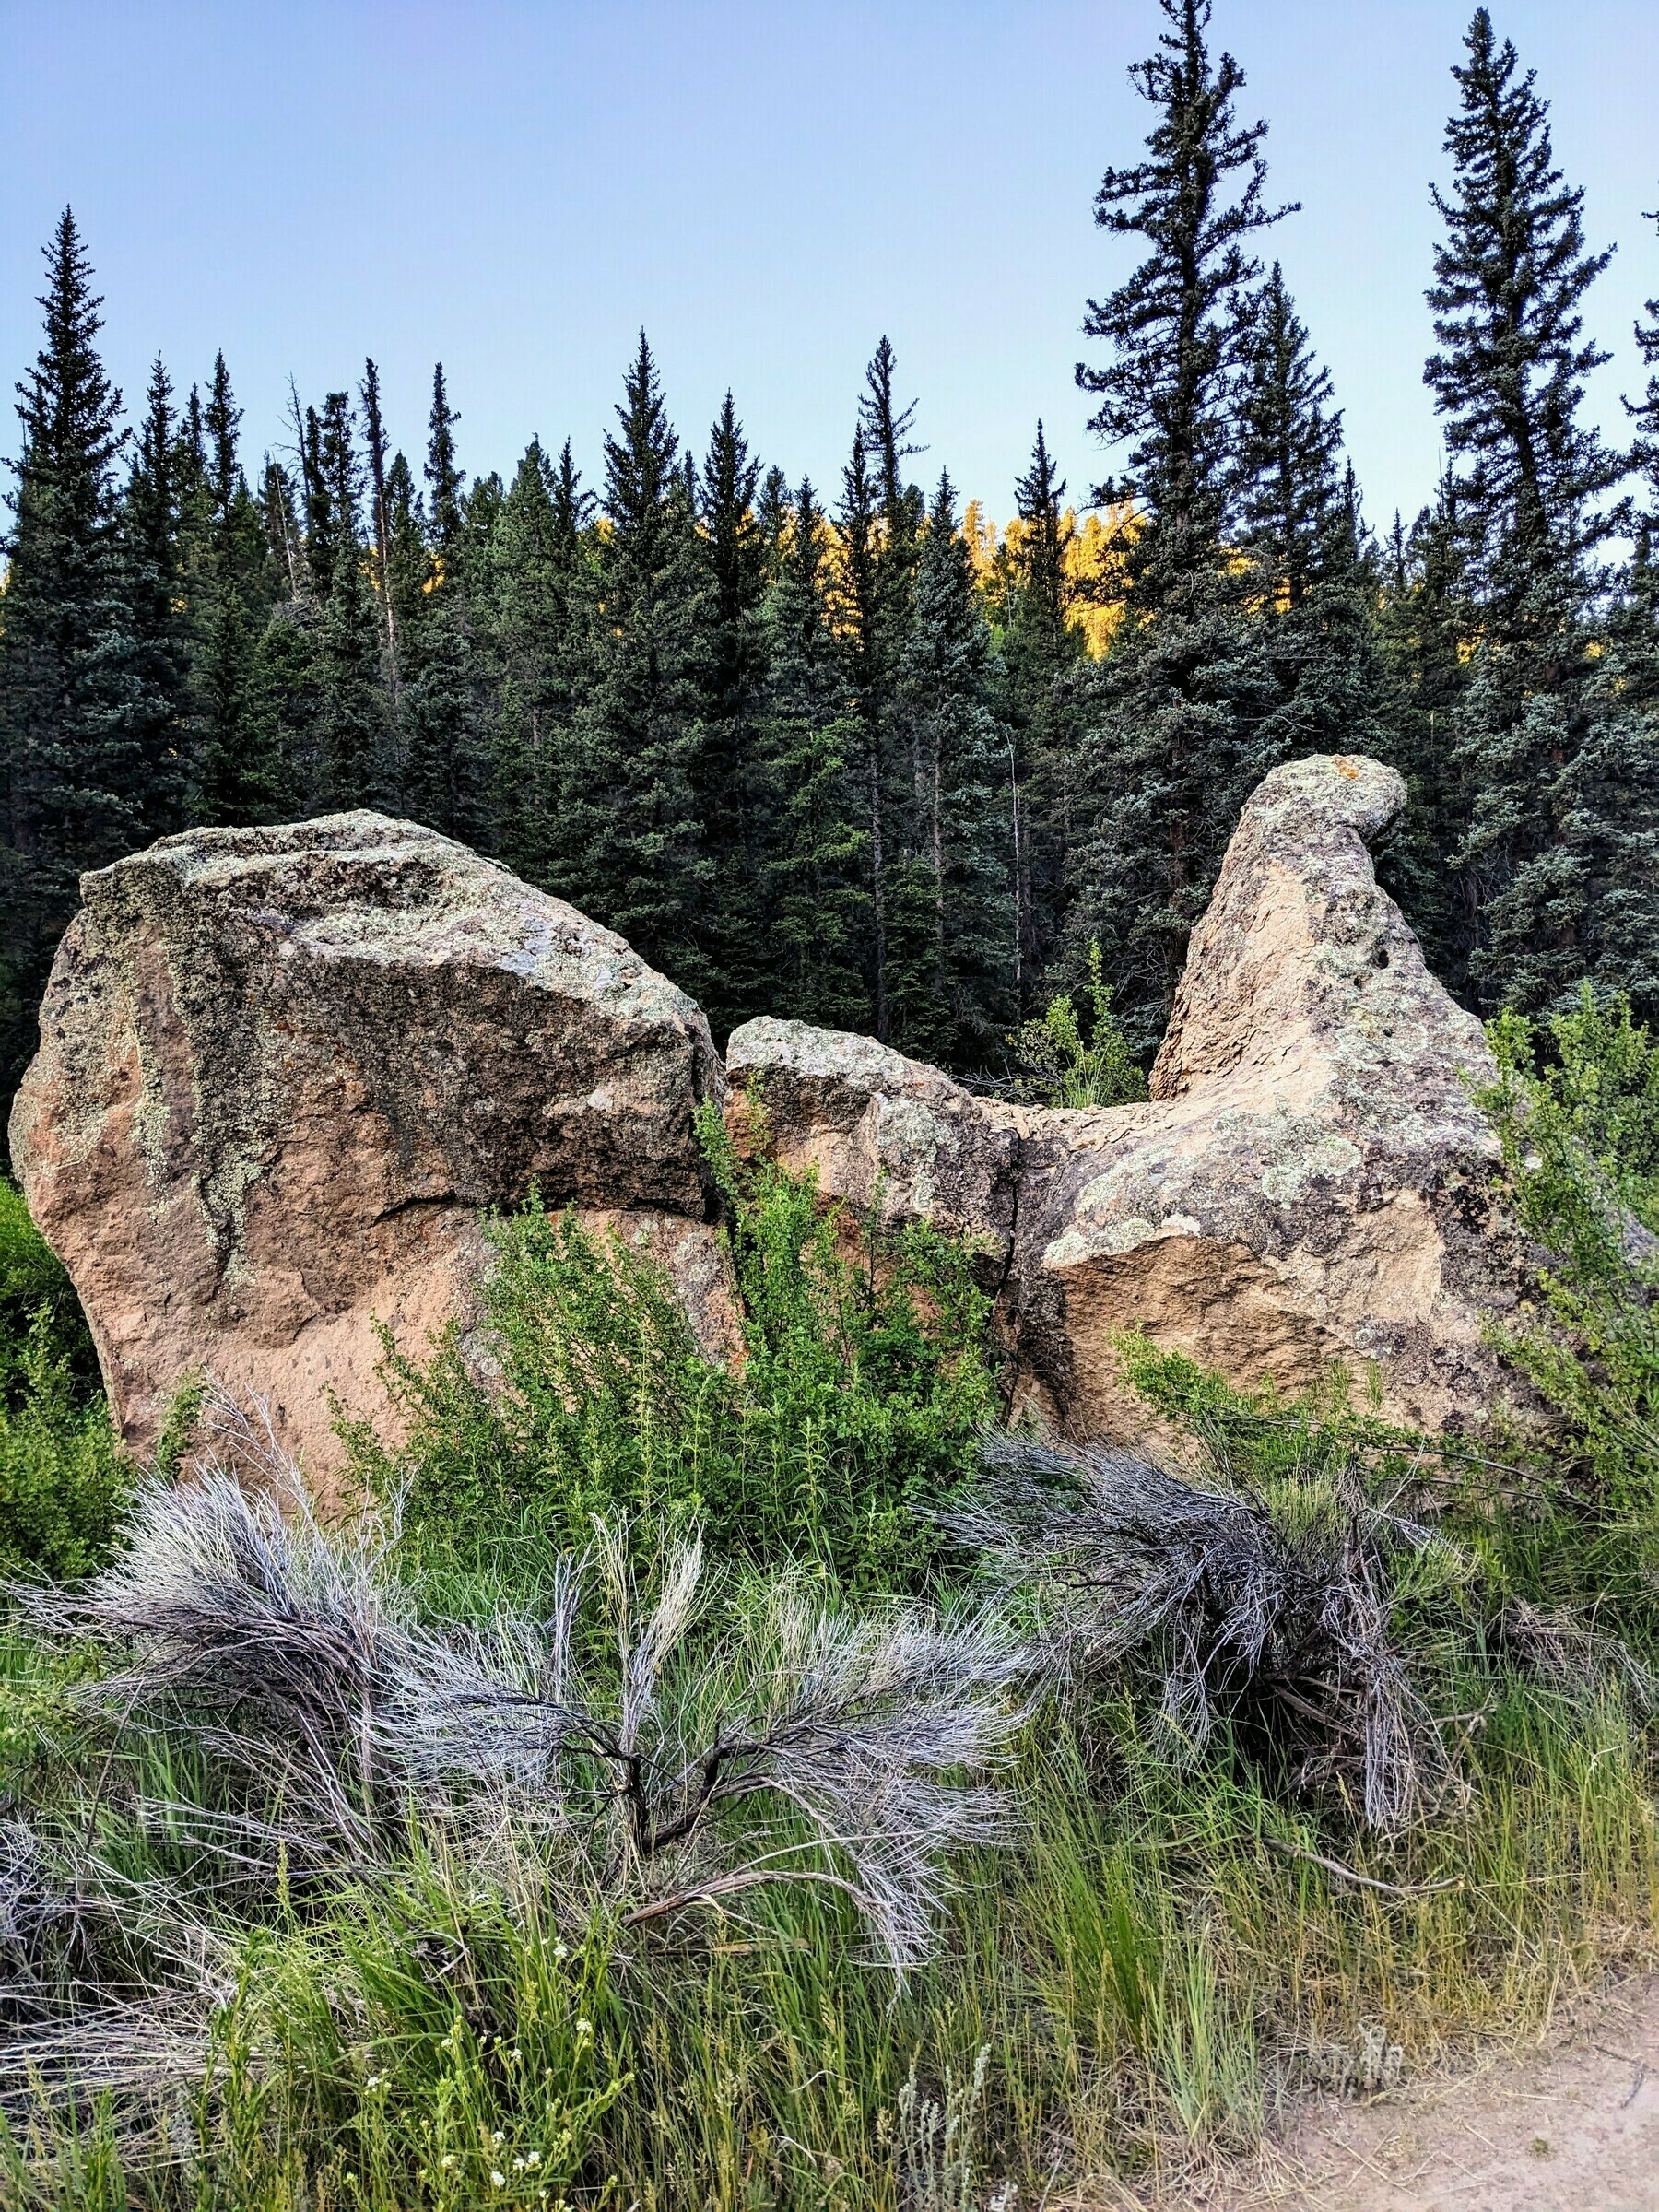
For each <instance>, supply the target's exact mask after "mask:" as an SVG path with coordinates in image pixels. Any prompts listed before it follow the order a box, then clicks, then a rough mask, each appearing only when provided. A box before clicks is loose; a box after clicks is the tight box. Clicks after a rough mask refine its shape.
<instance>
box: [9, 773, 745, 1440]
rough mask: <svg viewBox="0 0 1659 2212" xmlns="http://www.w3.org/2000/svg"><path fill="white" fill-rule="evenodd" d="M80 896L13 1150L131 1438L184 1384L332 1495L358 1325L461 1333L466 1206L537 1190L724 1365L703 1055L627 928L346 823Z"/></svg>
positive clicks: (472, 1251)
mask: <svg viewBox="0 0 1659 2212" xmlns="http://www.w3.org/2000/svg"><path fill="white" fill-rule="evenodd" d="M81 893H82V900H83V905H82V909H81V912H80V913H79V914H78V915H77V916H76V920H75V921H74V922H73V923H72V924H71V925H70V927H69V930H68V932H67V934H66V935H65V939H64V942H63V945H62V947H61V949H60V950H59V953H58V957H57V960H56V963H55V965H54V967H53V973H52V980H51V982H50V984H49V986H48V989H47V993H46V998H45V1002H44V1004H43V1006H42V1007H41V1049H40V1053H39V1054H38V1056H37V1057H36V1059H35V1061H34V1063H33V1065H32V1066H31V1067H30V1068H29V1073H28V1076H27V1077H26V1078H25V1080H24V1084H23V1088H22V1089H21V1091H20V1093H19V1095H18V1100H17V1103H16V1106H15V1109H14V1111H13V1114H12V1122H11V1145H12V1158H13V1159H14V1161H15V1163H16V1165H17V1169H18V1174H19V1176H20V1179H21V1181H22V1183H23V1188H24V1191H25V1193H26V1194H27V1197H28V1200H29V1207H30V1210H31V1212H32V1213H33V1215H34V1218H35V1219H36V1220H37V1222H39V1224H40V1226H41V1230H42V1231H43V1232H44V1234H45V1236H46V1237H47V1239H48V1241H50V1242H51V1244H52V1245H53V1248H54V1250H55V1251H56V1252H57V1253H59V1254H60V1256H61V1257H62V1258H63V1259H64V1261H65V1264H66V1265H67V1266H68V1268H69V1272H70V1274H71V1276H72V1277H74V1280H75V1283H76V1288H77V1289H78V1291H79V1292H80V1296H81V1299H82V1301H83V1303H84V1305H85V1307H86V1309H87V1312H88V1318H89V1320H90V1322H91V1325H92V1329H93V1333H94V1335H95V1336H96V1338H97V1341H98V1347H99V1352H100V1358H101V1359H102V1362H103V1369H104V1376H105V1380H106V1382H107V1384H108V1386H109V1391H110V1396H111V1400H112V1405H113V1406H114V1408H115V1412H116V1417H117V1418H118V1420H119V1421H120V1423H121V1427H122V1430H123V1432H124V1435H125V1437H126V1438H127V1439H128V1441H130V1442H131V1443H132V1444H133V1445H134V1446H135V1448H137V1449H140V1450H142V1449H143V1448H145V1447H146V1446H147V1445H148V1444H149V1443H150V1442H151V1441H153V1440H154V1438H155V1435H156V1432H157V1425H158V1421H159V1418H161V1416H162V1413H163V1411H164V1408H165V1406H166V1403H167V1400H168V1398H169V1396H170V1394H171V1392H172V1390H173V1389H174V1388H175V1386H176V1385H177V1383H178V1382H179V1381H180V1379H181V1377H182V1376H183V1375H184V1374H186V1373H187V1372H190V1371H195V1370H203V1369H206V1370H208V1371H212V1372H213V1373H214V1374H215V1375H216V1376H217V1377H218V1379H219V1380H220V1381H221V1382H224V1383H225V1384H227V1385H228V1386H229V1387H230V1388H231V1389H233V1390H236V1391H239V1392H241V1393H244V1394H257V1395H259V1396H261V1397H263V1398H264V1399H265V1401H266V1403H267V1404H268V1405H269V1407H270V1410H271V1412H272V1415H273V1417H274V1418H275V1420H276V1423H277V1429H278V1432H279V1434H280V1435H281V1437H282V1439H283V1440H284V1441H286V1442H287V1443H288V1444H289V1445H290V1446H292V1447H293V1448H295V1449H297V1450H299V1451H300V1452H301V1453H304V1454H305V1455H306V1456H307V1461H308V1465H310V1466H311V1468H312V1472H313V1474H317V1475H321V1476H323V1477H324V1479H326V1474H327V1470H328V1466H329V1465H330V1463H331V1461H332V1460H333V1458H334V1456H335V1444H334V1440H333V1438H332V1435H331V1429H330V1424H331V1418H332V1415H331V1408H330V1403H329V1399H330V1394H337V1395H338V1397H339V1398H341V1399H342V1400H344V1401H345V1402H347V1404H351V1405H356V1406H359V1407H363V1406H372V1405H373V1404H375V1403H376V1391H375V1385H374V1380H373V1371H374V1368H375V1365H376V1362H377V1360H378V1359H379V1357H380V1346H379V1339H378V1335H377V1331H376V1324H377V1323H384V1324H386V1325H388V1326H389V1327H390V1328H391V1329H392V1330H393V1332H394V1335H395V1336H396V1337H397V1339H398V1340H399V1342H400V1343H401V1344H402V1345H404V1346H405V1347H407V1348H410V1349H414V1350H419V1349H420V1348H421V1347H422V1345H423V1343H424V1339H425V1337H426V1335H427V1334H428V1333H429V1331H431V1330H433V1329H436V1328H438V1327H440V1326H441V1324H444V1323H445V1322H447V1321H448V1320H450V1319H451V1318H457V1319H459V1320H460V1321H461V1322H462V1324H463V1325H464V1326H465V1325H466V1324H468V1323H469V1322H470V1320H471V1319H472V1317H473V1301H474V1293H475V1290H476V1286H477V1281H478V1277H479V1271H480V1268H481V1266H482V1265H484V1264H485V1263H486V1259H487V1249H486V1244H485V1240H484V1238H483V1235H482V1230H481V1222H482V1219H483V1217H484V1215H485V1213H486V1212H487V1210H488V1208H490V1207H492V1206H502V1205H511V1204H513V1203H515V1202H517V1201H519V1200H521V1199H523V1198H524V1196H525V1195H526V1194H527V1193H528V1192H529V1190H530V1188H531V1187H532V1185H533V1184H534V1185H535V1186H537V1187H538V1188H539V1189H540V1191H541V1193H542V1195H543V1197H544V1199H545V1201H546V1202H547V1204H548V1205H549V1206H553V1205H566V1204H569V1205H573V1206H577V1207H578V1208H581V1209H592V1211H593V1215H594V1221H595V1224H596V1225H598V1226H604V1227H606V1228H609V1229H615V1230H617V1231H618V1233H620V1234H622V1235H624V1236H627V1237H629V1238H631V1239H633V1240H634V1241H640V1242H643V1243H645V1244H647V1245H649V1246H650V1247H651V1248H652V1249H653V1250H654V1251H656V1252H657V1253H659V1254H660V1256H661V1257H662V1258H663V1260H664V1262H665V1264H666V1265H668V1267H669V1269H670V1271H671V1273H673V1274H674V1275H675V1277H676V1279H677V1281H678V1282H679V1283H680V1285H681V1287H682V1290H683V1294H684V1296H685V1298H686V1301H687V1304H688V1310H689V1311H690V1312H691V1315H692V1318H693V1322H694V1324H695V1325H696V1326H697V1327H698V1328H699V1330H700V1334H701V1335H702V1336H703V1338H704V1340H705V1342H706V1343H707V1344H708V1345H709V1346H710V1348H711V1349H712V1350H715V1351H722V1350H724V1349H726V1348H728V1347H729V1345H730V1342H731V1336H732V1326H733V1317H734V1309H733V1306H732V1301H731V1295H730V1286H729V1283H728V1281H727V1279H726V1274H725V1268H724V1254H723V1253H722V1252H721V1250H720V1248H719V1246H718V1242H717V1239H716V1235H715V1232H714V1230H712V1227H711V1226H710V1221H711V1218H712V1206H711V1203H710V1194H709V1190H708V1187H707V1182H706V1177H705V1173H704V1169H703V1163H702V1159H701V1154H700V1147H699V1143H698V1140H697V1135H696V1132H695V1130H694V1127H693V1117H694V1113H695V1111H696V1109H697V1107H698V1106H699V1104H700V1102H701V1101H703V1100H719V1099H720V1098H721V1096H722V1094H723V1078H722V1074H721V1068H720V1063H719V1061H718V1059H717V1057H716V1055H715V1053H714V1049H713V1046H712V1042H711V1041H710V1037H709V1030H708V1025H707V1023H706V1021H705V1020H704V1018H703V1016H702V1015H701V1013H700V1011H699V1009H698V1008H697V1006H694V1005H693V1004H692V1002H691V1001H690V1000H689V999H688V998H687V997H686V996H685V994H683V993H682V992H680V991H677V990H676V989H675V987H674V986H673V985H672V984H671V983H669V982H665V980H664V978H663V977H662V976H660V975H658V974H656V973H655V972H654V971H653V970H652V969H650V968H648V967H647V966H646V965H645V963H644V962H643V961H642V960H641V959H639V958H638V957H637V956H636V955H635V954H634V953H632V952H631V951H630V950H629V947H627V945H625V944H624V943H623V942H622V940H621V939H620V938H619V937H618V936H615V935H612V934H611V932H609V931H608V930H605V929H600V928H598V927H597V926H596V925H595V924H593V923H592V922H589V921H588V920H586V919H585V917H584V916H582V914H579V913H578V912H576V911H575V910H574V909H573V908H572V907H570V906H567V905H565V904H564V902H563V901H562V900H558V899H554V898H550V897H548V896H547V895H546V894H545V893H543V892H540V891H536V890H533V889H531V888H529V887H528V886H526V885H525V884H523V883H520V882H519V881H518V880H517V879H516V878H515V877H512V876H511V875H509V874H508V873H507V871H506V870H505V869H503V868H500V867H496V866H494V865H491V864H490V863H488V861H484V860H481V859H479V858H478V857H477V855H476V854H475V853H470V852H468V851H467V850H466V849H465V847H464V846H461V845H458V844H455V843H453V842H452V841H450V840H448V839H447V838H442V837H440V836H437V835H436V834H435V833H434V832H432V831H430V830H423V829H420V828H418V827H417V826H416V825H415V824H412V823H409V822H400V821H393V820H389V819H387V818H385V817H384V816H382V815H378V814H371V813H366V812H359V813H353V814H341V815H331V816H327V817H324V818H322V819H321V820H316V821H311V822H302V823H298V824H293V825H290V826H287V827H283V828H277V829H262V830H195V831H191V832H189V833H187V834H185V835H182V836H179V837H170V838H164V839H163V840H162V841H160V842H159V844H157V845H154V846H152V847H150V849H149V850H148V851H147V852H144V853H136V854H135V855H134V856H133V857H132V858H130V859H127V860H123V861H120V862H118V863H117V864H116V865H114V866H112V867H108V868H102V869H100V870H98V871H97V872H95V873H93V874H91V875H88V876H86V877H83V878H82V882H81Z"/></svg>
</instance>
